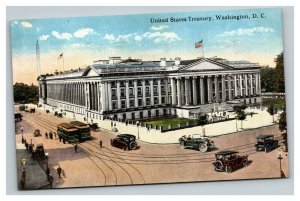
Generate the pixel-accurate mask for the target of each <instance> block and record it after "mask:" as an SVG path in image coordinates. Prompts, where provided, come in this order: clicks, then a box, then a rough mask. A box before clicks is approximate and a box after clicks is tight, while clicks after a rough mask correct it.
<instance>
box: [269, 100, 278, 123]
mask: <svg viewBox="0 0 300 201" xmlns="http://www.w3.org/2000/svg"><path fill="white" fill-rule="evenodd" d="M267 111H268V112H269V114H270V115H271V116H272V117H273V123H274V114H276V113H277V108H276V107H274V105H273V104H271V105H270V106H269V107H268V110H267Z"/></svg>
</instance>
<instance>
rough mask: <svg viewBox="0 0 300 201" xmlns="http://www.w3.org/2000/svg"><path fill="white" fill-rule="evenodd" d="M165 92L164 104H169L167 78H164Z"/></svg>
mask: <svg viewBox="0 0 300 201" xmlns="http://www.w3.org/2000/svg"><path fill="white" fill-rule="evenodd" d="M165 92H166V98H165V104H169V84H168V78H166V81H165Z"/></svg>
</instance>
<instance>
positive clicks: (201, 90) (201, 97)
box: [200, 77, 205, 104]
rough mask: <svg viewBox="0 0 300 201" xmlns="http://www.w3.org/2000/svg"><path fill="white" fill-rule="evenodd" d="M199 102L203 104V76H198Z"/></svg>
mask: <svg viewBox="0 0 300 201" xmlns="http://www.w3.org/2000/svg"><path fill="white" fill-rule="evenodd" d="M200 103H201V104H204V103H205V101H204V81H203V77H200Z"/></svg>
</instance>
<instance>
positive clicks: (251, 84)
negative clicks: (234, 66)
mask: <svg viewBox="0 0 300 201" xmlns="http://www.w3.org/2000/svg"><path fill="white" fill-rule="evenodd" d="M250 96H253V76H252V74H250Z"/></svg>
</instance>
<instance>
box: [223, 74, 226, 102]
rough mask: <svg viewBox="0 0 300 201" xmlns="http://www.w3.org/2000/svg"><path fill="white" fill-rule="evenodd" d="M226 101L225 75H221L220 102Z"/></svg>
mask: <svg viewBox="0 0 300 201" xmlns="http://www.w3.org/2000/svg"><path fill="white" fill-rule="evenodd" d="M225 101H226V86H225V75H222V102H225Z"/></svg>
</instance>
